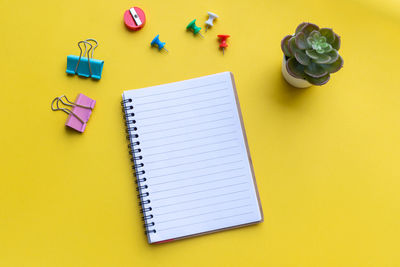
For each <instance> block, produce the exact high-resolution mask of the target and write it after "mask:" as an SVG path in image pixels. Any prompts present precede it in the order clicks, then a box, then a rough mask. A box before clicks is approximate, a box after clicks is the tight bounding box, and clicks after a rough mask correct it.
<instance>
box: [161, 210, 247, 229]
mask: <svg viewBox="0 0 400 267" xmlns="http://www.w3.org/2000/svg"><path fill="white" fill-rule="evenodd" d="M251 213H253V212H245V213H240V214H235V215H231V216H226V217H220V218H215V219H211V220H205V221H201V222H196V223H189V224H184V225H179V226H174V227H169V228H164V229H157V232H161V231H166V230H171V229H175V228H180V227H186V226H191V225H195V224H202V223H206V222H212V221H216V220H224V219H228V218H232V217H237V216H243V215H247V214H251Z"/></svg>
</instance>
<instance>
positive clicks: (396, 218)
mask: <svg viewBox="0 0 400 267" xmlns="http://www.w3.org/2000/svg"><path fill="white" fill-rule="evenodd" d="M132 5H136V6H140V7H142V8H143V10H144V11H145V12H146V15H147V23H146V26H145V27H144V28H143V29H142V30H141V31H139V32H129V31H128V30H127V29H126V28H125V26H124V24H123V20H122V18H123V12H124V10H125V9H127V8H129V7H130V6H132ZM207 11H213V12H215V13H217V14H218V15H219V16H220V18H219V19H218V21H216V22H215V25H214V27H213V28H212V29H210V30H209V31H208V32H207V33H206V34H204V32H203V34H204V35H205V38H204V39H202V38H201V37H199V36H198V37H193V35H192V34H190V33H187V32H186V31H185V27H186V24H187V23H188V22H189V21H190V20H192V19H194V18H197V19H198V23H199V25H200V26H203V25H204V22H205V20H206V19H207ZM302 21H310V22H314V23H316V24H318V25H320V26H321V27H332V28H333V29H334V30H335V32H337V33H338V34H339V35H341V36H342V48H341V50H340V53H341V55H342V56H343V58H344V62H345V64H344V68H343V69H342V70H341V71H339V72H338V73H336V74H334V75H332V79H331V81H330V82H329V83H328V84H327V85H325V86H323V87H311V88H309V89H305V90H301V89H294V88H292V87H290V86H288V85H287V84H286V83H285V81H284V80H283V78H282V77H281V73H280V71H281V70H280V66H281V65H280V64H281V60H282V52H281V50H280V41H281V39H282V37H284V36H285V35H286V34H291V33H293V31H294V29H295V28H296V26H297V24H298V23H300V22H302ZM156 34H160V39H161V40H163V41H166V42H167V45H166V48H167V49H169V53H167V54H166V53H159V52H158V50H157V49H151V48H150V41H151V40H152V38H153V37H154V36H155V35H156ZM217 34H230V35H231V36H232V37H231V38H230V40H229V47H228V48H227V50H226V51H225V55H224V56H223V55H222V53H221V51H219V50H218V49H217V46H218V42H217V39H216V35H217ZM0 36H1V41H0V58H1V64H0V83H1V86H0V87H1V98H0V107H1V112H0V122H1V128H2V129H1V141H0V142H1V143H0V144H1V156H0V157H1V158H0V159H1V168H0V266H52V267H53V266H147V265H148V266H304V267H310V266H379V267H382V266H400V253H399V247H400V241H399V240H400V162H399V159H400V105H399V101H400V86H399V73H400V63H399V59H400V56H399V54H400V52H399V51H400V4H399V3H398V1H396V0H384V1H372V0H368V1H361V0H360V1H355V0H336V1H326V0H318V1H316V0H303V1H293V0H287V1H281V0H279V1H278V0H271V1H265V0H257V1H256V0H254V1H222V0H221V1H217V0H202V1H179V0H170V1H167V0H164V1H161V0H152V1H144V0H138V1H134V2H132V1H123V0H121V1H107V0H97V1H77V0H71V1H63V2H61V1H50V0H47V1H46V0H40V1H27V0H25V1H11V0H0ZM85 38H96V39H97V40H98V41H99V47H98V48H97V50H96V52H95V58H98V59H103V60H104V61H105V64H104V70H103V77H102V79H101V80H100V81H98V82H96V81H92V80H90V79H82V78H79V77H76V76H75V77H74V76H67V75H66V74H65V67H66V57H67V55H71V54H73V55H78V52H79V50H78V48H77V46H76V43H77V41H79V40H82V39H85ZM222 71H232V72H233V73H234V75H235V78H236V83H237V88H238V94H239V99H240V103H241V107H242V111H243V118H244V122H245V126H246V131H247V135H248V141H249V146H250V151H251V155H252V158H253V162H254V168H255V173H256V178H257V182H258V188H259V192H260V197H261V202H262V205H263V209H264V215H265V221H264V222H263V223H261V224H259V225H257V226H251V227H246V228H241V229H235V230H231V231H224V232H220V233H217V234H212V235H207V236H202V237H197V238H191V239H186V240H182V241H178V242H173V243H169V244H162V245H149V244H147V240H146V237H145V235H144V234H143V226H142V222H141V219H140V212H139V206H138V202H137V198H136V191H135V186H134V182H133V181H134V180H133V175H132V171H131V168H130V160H129V156H128V150H127V141H126V139H125V132H124V131H125V128H124V122H123V119H122V112H121V108H120V100H121V93H122V91H123V90H126V89H134V88H141V87H146V86H152V85H157V84H162V83H167V82H174V81H179V80H183V79H189V78H195V77H199V76H203V75H207V74H213V73H217V72H222ZM78 93H84V94H86V95H88V96H89V97H92V98H94V99H96V100H97V104H96V107H95V111H94V112H93V114H92V117H91V119H90V121H89V123H88V126H87V129H86V131H85V133H84V134H78V133H75V132H72V131H67V130H66V128H65V126H64V123H65V120H66V117H67V115H66V114H64V113H62V112H52V111H51V110H50V102H51V100H52V99H53V98H54V97H56V96H60V95H62V94H66V95H67V96H69V97H70V98H71V99H75V97H76V95H77V94H78Z"/></svg>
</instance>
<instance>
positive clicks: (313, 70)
mask: <svg viewBox="0 0 400 267" xmlns="http://www.w3.org/2000/svg"><path fill="white" fill-rule="evenodd" d="M304 73H305V74H307V75H308V76H311V77H313V78H321V77H323V76H325V75H327V74H328V72H327V71H326V70H325V69H324V68H323V67H322V66H321V65H318V64H315V63H311V64H309V65H308V66H307V67H306V68H305V69H304Z"/></svg>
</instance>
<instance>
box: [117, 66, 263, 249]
mask: <svg viewBox="0 0 400 267" xmlns="http://www.w3.org/2000/svg"><path fill="white" fill-rule="evenodd" d="M122 98H123V100H122V105H123V108H124V112H125V118H126V126H127V130H128V134H129V136H128V137H129V139H130V149H131V152H132V153H131V154H132V160H133V162H134V170H135V177H136V179H137V183H138V189H139V198H140V201H141V206H142V212H143V219H144V221H145V227H146V233H147V237H148V241H149V243H157V242H165V241H170V240H175V239H179V238H185V237H190V236H193V235H199V234H204V233H209V232H214V231H219V230H224V229H228V228H233V227H239V226H244V225H248V224H253V223H257V222H261V221H262V220H263V215H262V209H261V204H260V200H259V197H258V191H257V186H256V181H255V177H254V171H253V167H252V163H251V158H250V154H249V149H248V146H247V140H246V134H245V131H244V126H243V122H242V116H241V112H240V107H239V101H238V98H237V94H236V88H235V83H234V80H233V76H232V74H231V73H230V72H224V73H219V74H214V75H209V76H205V77H201V78H196V79H191V80H186V81H181V82H176V83H169V84H164V85H159V86H153V87H148V88H143V89H136V90H130V91H125V92H124V93H123V95H122Z"/></svg>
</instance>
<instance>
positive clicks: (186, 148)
mask: <svg viewBox="0 0 400 267" xmlns="http://www.w3.org/2000/svg"><path fill="white" fill-rule="evenodd" d="M234 140H236V138H232V139H229V140H224V141H219V142H215V143H208V144H201V145H198V146H191V147H185V148H181V149H175V150H168V151H163V152H159V153H153V154H150V155H148V156H147V157H151V156H154V155H159V154H166V153H171V152H178V151H182V150H188V149H192V148H197V147H204V146H209V145H217V144H223V143H227V142H231V141H234Z"/></svg>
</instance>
